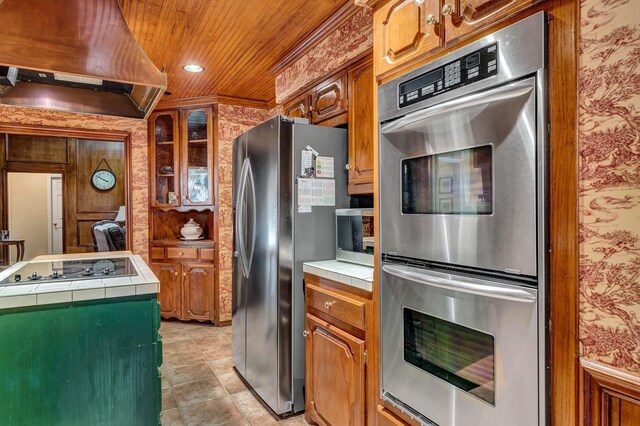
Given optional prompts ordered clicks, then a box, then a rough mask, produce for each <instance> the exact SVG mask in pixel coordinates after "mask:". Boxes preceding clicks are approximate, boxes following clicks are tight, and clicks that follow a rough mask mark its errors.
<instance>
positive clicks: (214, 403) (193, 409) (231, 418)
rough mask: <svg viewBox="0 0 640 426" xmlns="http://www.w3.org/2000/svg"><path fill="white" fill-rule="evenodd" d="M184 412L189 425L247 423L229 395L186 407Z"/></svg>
mask: <svg viewBox="0 0 640 426" xmlns="http://www.w3.org/2000/svg"><path fill="white" fill-rule="evenodd" d="M182 413H183V415H184V417H185V420H186V422H187V424H188V425H189V426H205V425H207V426H208V425H234V426H235V425H244V424H246V423H245V420H244V418H243V417H242V415H241V414H240V412H239V411H238V409H237V408H236V406H235V405H234V404H233V402H231V399H230V398H229V397H228V396H226V397H224V398H219V399H212V400H209V401H204V402H201V403H198V404H194V405H190V406H188V407H184V408H183V409H182Z"/></svg>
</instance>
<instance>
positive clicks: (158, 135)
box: [149, 111, 180, 207]
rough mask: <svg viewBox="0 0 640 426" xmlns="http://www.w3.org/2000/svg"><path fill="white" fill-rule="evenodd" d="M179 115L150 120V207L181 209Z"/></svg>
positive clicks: (165, 114)
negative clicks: (178, 207)
mask: <svg viewBox="0 0 640 426" xmlns="http://www.w3.org/2000/svg"><path fill="white" fill-rule="evenodd" d="M178 140H179V131H178V112H177V111H168V112H156V113H153V114H151V116H150V118H149V158H150V161H149V165H150V166H151V167H150V168H151V176H152V178H151V204H152V205H153V206H154V207H166V206H179V205H180V178H179V173H178V168H179V166H180V163H179V151H178V150H179V143H178Z"/></svg>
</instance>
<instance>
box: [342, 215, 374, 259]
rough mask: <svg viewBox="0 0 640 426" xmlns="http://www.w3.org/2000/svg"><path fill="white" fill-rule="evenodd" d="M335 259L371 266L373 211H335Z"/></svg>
mask: <svg viewBox="0 0 640 426" xmlns="http://www.w3.org/2000/svg"><path fill="white" fill-rule="evenodd" d="M336 259H337V260H342V261H345V262H351V263H359V264H361V265H367V266H373V209H338V210H336Z"/></svg>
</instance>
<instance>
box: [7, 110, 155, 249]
mask: <svg viewBox="0 0 640 426" xmlns="http://www.w3.org/2000/svg"><path fill="white" fill-rule="evenodd" d="M0 123H3V124H7V123H9V124H28V125H33V126H40V127H66V128H69V129H89V130H112V131H120V132H122V131H124V132H128V133H129V134H130V135H131V168H132V173H131V176H130V180H129V181H130V184H131V186H130V187H129V191H131V204H132V209H133V210H132V223H131V225H129V226H128V228H129V229H130V230H131V231H130V232H132V233H133V234H132V239H133V247H132V248H131V251H133V253H135V254H139V255H140V256H142V258H143V259H144V260H145V261H148V260H149V227H148V206H149V189H148V188H149V166H148V162H147V161H148V151H147V121H146V120H136V119H132V118H120V117H110V116H105V115H90V114H78V113H71V112H62V111H52V110H45V109H36V108H25V107H14V106H7V105H0Z"/></svg>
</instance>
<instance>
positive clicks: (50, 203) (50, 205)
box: [47, 173, 66, 254]
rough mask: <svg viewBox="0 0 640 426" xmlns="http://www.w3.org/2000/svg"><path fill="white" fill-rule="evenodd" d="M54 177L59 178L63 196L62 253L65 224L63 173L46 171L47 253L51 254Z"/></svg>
mask: <svg viewBox="0 0 640 426" xmlns="http://www.w3.org/2000/svg"><path fill="white" fill-rule="evenodd" d="M54 179H60V184H61V185H62V191H63V196H62V218H63V221H62V252H63V253H64V228H65V224H66V221H65V220H64V213H65V211H64V175H63V174H62V173H48V179H47V197H48V200H47V205H48V209H49V214H48V222H49V223H48V226H49V232H48V235H49V238H48V240H49V254H53V218H52V214H53V197H52V195H53V185H52V183H53V180H54Z"/></svg>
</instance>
